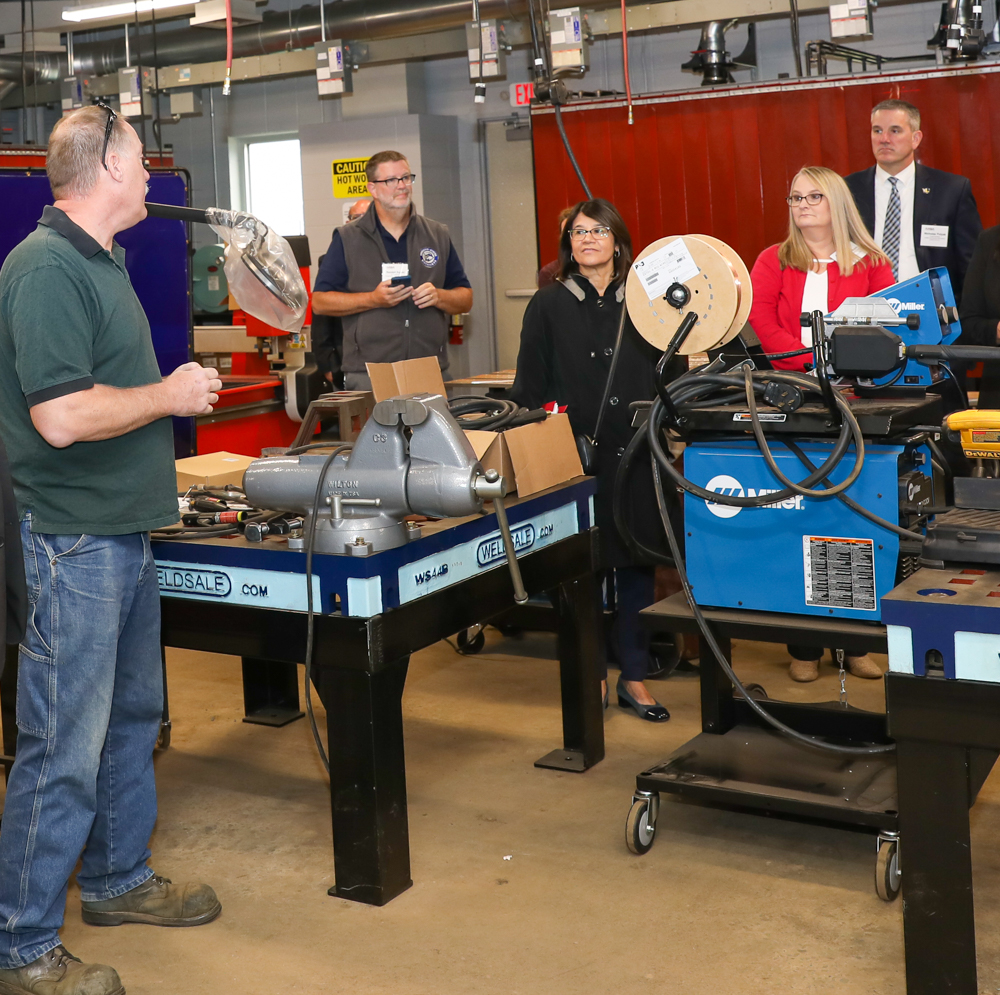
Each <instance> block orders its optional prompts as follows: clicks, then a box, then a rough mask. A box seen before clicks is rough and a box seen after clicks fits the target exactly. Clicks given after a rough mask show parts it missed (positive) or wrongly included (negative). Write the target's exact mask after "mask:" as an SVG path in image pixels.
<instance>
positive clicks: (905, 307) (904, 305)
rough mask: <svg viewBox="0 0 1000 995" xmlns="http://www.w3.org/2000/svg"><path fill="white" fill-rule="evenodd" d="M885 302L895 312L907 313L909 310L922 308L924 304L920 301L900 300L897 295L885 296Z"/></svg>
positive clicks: (920, 309) (921, 309)
mask: <svg viewBox="0 0 1000 995" xmlns="http://www.w3.org/2000/svg"><path fill="white" fill-rule="evenodd" d="M885 302H886V304H888V305H889V307H891V308H892V309H893V311H895V312H896V314H909V313H910V312H911V311H923V310H924V305H923V303H922V302H921V301H901V300H900V299H899V298H898V297H887V298H886V299H885Z"/></svg>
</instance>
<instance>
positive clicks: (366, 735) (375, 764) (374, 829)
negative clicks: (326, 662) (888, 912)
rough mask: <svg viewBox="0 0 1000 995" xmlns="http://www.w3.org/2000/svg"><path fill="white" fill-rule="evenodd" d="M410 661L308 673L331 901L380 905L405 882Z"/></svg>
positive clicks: (407, 872)
mask: <svg viewBox="0 0 1000 995" xmlns="http://www.w3.org/2000/svg"><path fill="white" fill-rule="evenodd" d="M409 661H410V658H409V657H408V656H405V657H403V658H401V659H399V660H396V661H393V662H392V663H389V664H388V665H387V666H385V667H383V668H381V669H379V670H378V671H376V672H375V673H367V672H365V671H362V670H346V669H341V668H336V667H322V668H316V670H315V671H314V677H315V679H316V686H317V688H318V690H319V695H320V698H321V700H322V701H323V704H324V706H325V707H326V715H327V734H328V741H329V744H330V803H331V809H332V813H333V863H334V870H335V874H336V882H337V883H336V884H335V885H334V887H333V888H331V889H330V892H329V893H330V894H331V895H336V896H337V897H338V898H348V899H350V900H351V901H354V902H363V903H365V904H366V905H385V904H386V902H389V901H391V900H392V899H393V898H395V897H396V896H397V895H398V894H399V893H400V892H402V891H405V890H406V889H407V888H409V887H410V885H411V884H413V881H412V880H411V879H410V846H409V830H408V826H407V817H406V769H405V767H404V755H403V709H402V699H403V685H404V684H405V683H406V670H407V666H408V664H409Z"/></svg>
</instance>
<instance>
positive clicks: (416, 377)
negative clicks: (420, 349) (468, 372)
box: [365, 356, 448, 401]
mask: <svg viewBox="0 0 1000 995" xmlns="http://www.w3.org/2000/svg"><path fill="white" fill-rule="evenodd" d="M365 368H366V369H367V370H368V376H369V377H370V379H371V382H372V392H373V393H374V394H375V400H376V401H384V400H385V399H386V398H388V397H399V396H400V394H425V393H426V394H441V395H442V396H443V397H447V396H448V395H447V394H446V393H445V389H444V378H443V377H442V376H441V367H440V365H439V364H438V361H437V360H436V359H435V358H434V357H433V356H423V357H422V358H420V359H403V360H400V362H398V363H365Z"/></svg>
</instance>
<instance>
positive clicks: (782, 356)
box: [764, 346, 812, 359]
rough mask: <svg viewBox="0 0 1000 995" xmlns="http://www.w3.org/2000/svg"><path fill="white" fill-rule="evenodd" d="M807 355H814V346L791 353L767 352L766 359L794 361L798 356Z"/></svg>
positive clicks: (794, 350)
mask: <svg viewBox="0 0 1000 995" xmlns="http://www.w3.org/2000/svg"><path fill="white" fill-rule="evenodd" d="M806 353H809V354H810V355H811V354H812V346H809V347H808V348H804V349H793V350H792V351H791V352H765V353H764V358H765V359H793V358H794V357H796V356H804V355H805V354H806Z"/></svg>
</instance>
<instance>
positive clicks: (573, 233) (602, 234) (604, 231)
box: [569, 225, 611, 242]
mask: <svg viewBox="0 0 1000 995" xmlns="http://www.w3.org/2000/svg"><path fill="white" fill-rule="evenodd" d="M610 234H611V229H610V228H605V227H604V226H603V225H599V226H598V227H597V228H570V230H569V237H570V238H571V239H572V240H573V241H574V242H582V241H583V240H584V239H585V238H586V237H587V236H588V235H593V236H594V238H607V237H608V236H609V235H610Z"/></svg>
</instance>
